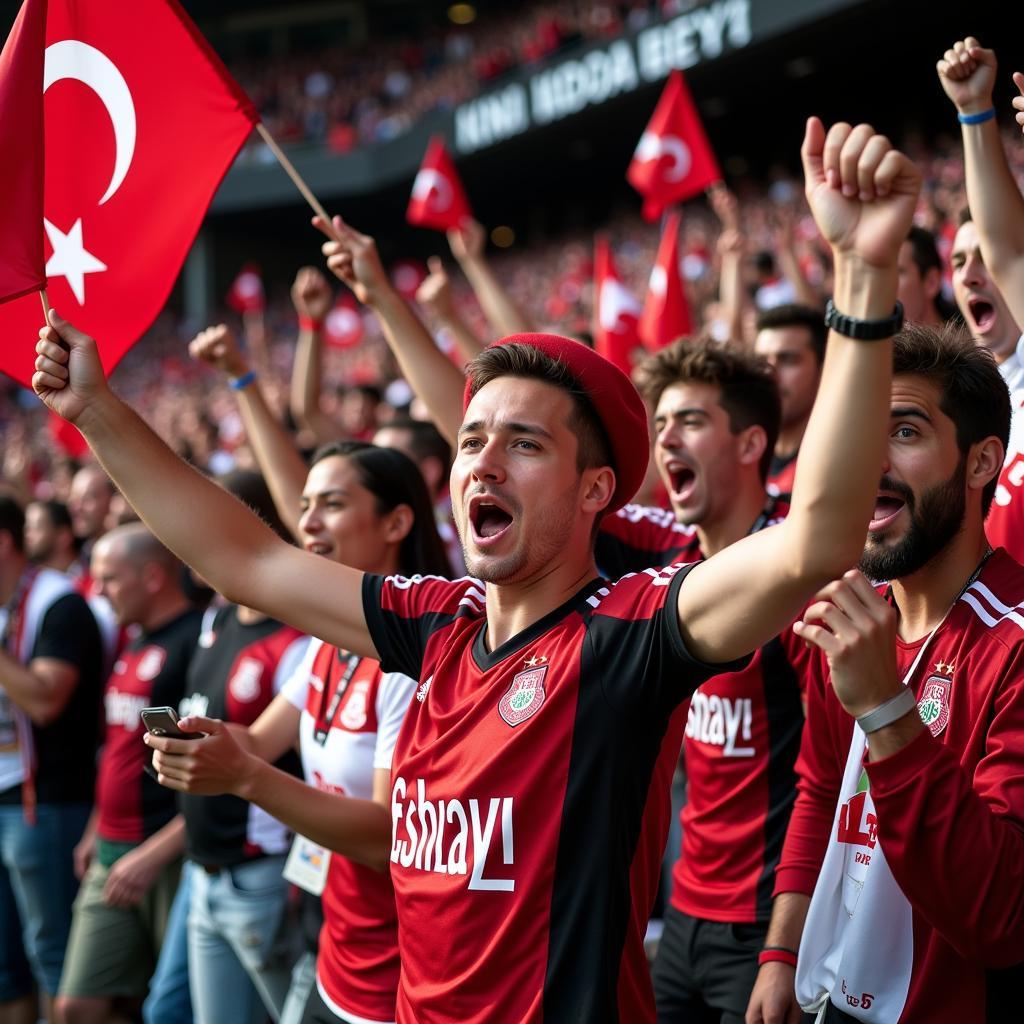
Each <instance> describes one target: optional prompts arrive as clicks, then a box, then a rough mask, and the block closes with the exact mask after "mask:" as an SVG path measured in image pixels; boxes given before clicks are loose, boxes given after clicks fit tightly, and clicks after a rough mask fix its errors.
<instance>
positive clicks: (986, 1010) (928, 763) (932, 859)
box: [775, 550, 1024, 1024]
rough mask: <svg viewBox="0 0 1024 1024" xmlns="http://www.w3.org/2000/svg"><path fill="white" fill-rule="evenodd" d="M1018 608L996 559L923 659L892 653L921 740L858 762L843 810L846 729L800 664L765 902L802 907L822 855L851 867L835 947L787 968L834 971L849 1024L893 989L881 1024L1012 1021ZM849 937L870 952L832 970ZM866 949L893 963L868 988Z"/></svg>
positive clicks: (858, 949) (1022, 922) (821, 685)
mask: <svg viewBox="0 0 1024 1024" xmlns="http://www.w3.org/2000/svg"><path fill="white" fill-rule="evenodd" d="M1022 608H1024V568H1022V567H1021V566H1020V565H1018V564H1017V563H1016V562H1015V561H1013V559H1012V558H1010V556H1009V555H1008V554H1007V553H1006V552H1005V551H1002V550H996V552H995V553H994V554H993V555H992V556H991V558H989V560H988V562H987V563H986V564H985V566H984V568H983V570H982V572H981V575H980V576H979V578H978V579H977V580H976V581H975V582H974V583H972V584H970V586H968V587H967V589H966V590H965V592H964V593H963V594H962V595H961V596H960V598H959V599H958V600H957V602H956V603H955V604H954V606H953V608H952V609H951V610H950V612H949V614H948V615H947V617H946V619H945V620H944V621H943V623H942V624H941V625H940V626H939V628H938V629H937V630H936V631H935V634H934V636H933V637H932V638H931V640H930V643H928V646H927V648H926V650H924V651H923V652H922V647H923V646H924V645H925V644H926V642H927V638H926V637H921V638H919V639H918V640H915V641H912V642H905V641H903V640H899V639H898V640H897V643H896V659H897V665H898V669H899V672H900V673H901V675H902V674H906V673H908V672H909V671H910V670H911V668H914V671H913V674H912V677H911V679H910V680H909V683H908V685H910V686H912V687H913V689H914V692H915V694H916V695H917V697H918V712H919V714H920V715H921V718H922V720H923V721H924V722H925V723H926V724H927V725H928V729H926V730H925V731H923V732H922V733H921V735H920V736H918V737H917V738H916V739H915V740H913V741H912V742H911V743H909V744H908V745H907V746H905V747H904V748H903V749H902V750H900V751H898V752H897V753H895V754H893V755H892V756H891V757H887V758H882V759H880V760H871V759H870V757H868V758H867V759H866V761H865V762H864V765H863V771H862V773H861V777H860V780H859V784H858V785H857V786H856V792H855V793H853V794H851V795H850V797H849V798H848V799H845V801H844V802H842V803H840V801H841V797H840V794H841V792H842V786H843V781H844V768H845V767H846V765H847V763H848V758H849V757H850V756H851V749H852V748H851V743H852V739H853V735H854V722H853V719H852V718H851V717H850V715H849V714H847V712H846V711H845V710H844V708H843V707H842V705H841V704H840V703H839V700H838V699H837V698H836V696H835V693H834V692H833V690H832V687H831V685H830V682H829V677H828V666H827V664H826V663H825V661H824V658H823V657H821V656H820V655H815V657H814V658H813V659H812V662H811V665H812V668H813V672H812V673H811V676H810V678H809V681H808V687H807V729H806V730H804V737H803V744H802V748H801V752H800V758H799V760H798V763H797V767H798V773H799V777H800V782H799V796H798V798H797V802H796V806H795V808H794V810H793V816H792V819H791V821H790V826H789V831H788V833H787V835H786V842H785V846H784V848H783V854H782V860H781V863H780V865H779V868H778V872H777V875H776V886H775V889H776V892H777V893H782V892H800V893H806V894H808V895H809V894H811V893H812V892H814V890H815V885H816V883H818V884H821V883H819V881H818V880H819V874H820V872H821V868H822V862H823V860H824V859H825V855H826V851H829V850H830V849H831V848H833V847H834V848H835V849H836V850H837V851H839V852H842V853H843V854H844V856H846V857H847V858H848V860H847V863H848V864H852V865H854V866H853V867H852V868H850V869H849V870H848V874H847V877H846V878H845V879H844V880H843V881H841V882H840V883H839V885H838V888H839V890H841V893H840V898H841V901H842V903H844V904H846V906H847V912H846V913H843V912H842V911H840V914H838V915H835V916H834V918H833V920H834V926H833V928H832V929H831V931H832V934H833V935H834V937H835V941H836V946H835V947H833V948H830V949H825V948H817V947H815V948H811V947H810V946H809V945H808V938H809V936H810V930H808V933H807V934H806V935H805V939H804V944H803V945H802V946H801V961H802V962H803V963H804V964H806V965H815V967H816V966H817V965H819V964H821V965H825V966H828V965H835V964H840V965H841V967H842V972H841V973H842V977H841V978H837V981H836V985H835V989H833V990H832V993H831V995H832V1001H833V1002H834V1003H835V1004H836V1005H838V1006H840V1007H841V1008H842V1009H843V1010H845V1011H846V1012H848V1013H851V1014H853V1015H854V1016H855V1017H856V1018H857V1019H861V1020H871V1021H873V1020H877V1019H878V1018H877V1016H875V1015H874V1013H873V1012H872V1011H873V1006H872V1005H869V1004H866V1003H864V1002H863V999H862V993H868V994H869V995H871V997H872V1000H873V1002H874V1003H878V1002H880V1001H881V1000H880V998H879V997H880V994H881V993H882V992H883V991H887V990H891V989H892V987H893V986H894V985H897V984H898V985H900V986H901V988H900V992H901V993H902V994H903V996H904V998H905V1001H903V1002H902V1005H903V1009H902V1012H894V1013H891V1014H890V1015H889V1016H888V1017H887V1018H885V1019H886V1021H887V1024H890V1022H891V1024H896V1022H897V1021H898V1022H899V1024H962V1022H965V1021H970V1022H972V1024H974V1022H983V1021H988V1022H996V1021H1000V1022H1002V1021H1006V1022H1007V1024H1009V1022H1010V1021H1018V1020H1020V1016H1021V1014H1020V1005H1019V1001H1020V996H1019V993H1020V984H1021V980H1022V975H1024V970H1022V968H1021V967H1020V966H1019V965H1020V964H1022V962H1024V786H1022V784H1021V780H1022V779H1024V615H1022V612H1021V609H1022ZM919 655H922V656H921V657H920V658H919ZM870 742H871V741H870V737H868V749H869V751H870ZM876 847H880V848H881V849H882V850H883V852H884V856H885V862H886V864H887V865H888V868H889V870H890V871H891V873H892V877H893V878H894V879H895V881H896V884H897V886H898V892H897V894H896V899H895V900H893V899H888V900H886V901H885V902H884V903H883V904H882V905H879V903H878V901H877V900H876V899H874V898H873V892H872V887H873V886H874V885H875V884H876V876H875V866H874V865H873V861H874V851H875V849H876ZM855 871H856V872H857V874H854V872H855ZM822 877H823V876H822ZM818 898H819V897H818V894H817V893H816V894H815V899H816V900H817V899H818ZM904 898H905V899H904ZM907 904H909V907H908V906H907ZM812 909H813V908H812ZM862 921H864V922H866V925H865V926H866V927H868V928H869V930H870V932H871V934H872V935H873V936H876V937H877V942H876V943H871V944H865V943H859V944H855V946H854V947H851V946H850V944H849V943H847V944H846V947H845V949H844V950H842V953H841V955H840V942H841V937H842V934H843V932H844V930H846V929H849V928H851V927H852V926H853V925H854V924H860V923H861V922H862ZM809 923H810V918H809ZM878 944H883V948H884V949H887V950H888V949H892V950H897V951H899V953H900V955H892V956H891V957H889V958H888V959H887V960H886V963H885V966H884V969H882V970H877V965H876V970H875V973H874V974H873V975H872V973H871V969H870V961H871V960H872V956H871V954H872V952H873V950H872V949H870V948H868V946H869V945H875V946H877V945H878ZM1013 965H1017V966H1013ZM798 980H799V978H798ZM847 997H849V999H848V998H847ZM854 999H856V1000H858V1003H859V1004H861V1005H858V1003H854V1002H852V1001H851V1000H854ZM901 1001H902V1000H901ZM854 1007H856V1008H854Z"/></svg>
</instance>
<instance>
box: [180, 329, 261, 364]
mask: <svg viewBox="0 0 1024 1024" xmlns="http://www.w3.org/2000/svg"><path fill="white" fill-rule="evenodd" d="M188 354H189V355H190V356H191V357H192V358H193V359H198V360H199V362H201V363H206V364H208V365H209V366H213V367H215V368H216V369H218V370H220V371H221V372H222V373H226V374H227V375H228V376H229V377H242V376H244V375H245V374H246V373H248V372H249V366H248V364H247V363H246V361H245V356H243V355H242V349H241V348H240V346H239V344H238V339H237V338H236V337H235V332H234V331H232V330H231V328H230V327H228V326H227V324H217V325H216V327H207V328H206V330H205V331H200V332H199V333H198V334H197V335H196V336H195V337H194V338H193V339H192V340H191V341H190V342H189V343H188Z"/></svg>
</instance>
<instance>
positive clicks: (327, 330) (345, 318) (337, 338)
mask: <svg viewBox="0 0 1024 1024" xmlns="http://www.w3.org/2000/svg"><path fill="white" fill-rule="evenodd" d="M363 334H364V328H363V315H362V313H361V311H360V309H359V304H358V303H357V302H356V300H355V298H353V296H352V295H351V294H350V293H349V292H340V293H339V294H338V298H337V301H336V302H335V303H334V308H333V309H332V310H331V311H330V313H328V314H327V319H326V320H324V340H325V341H326V342H327V344H328V345H330V346H332V347H333V348H355V347H356V346H357V345H358V344H359V343H360V342H361V341H362V340H363Z"/></svg>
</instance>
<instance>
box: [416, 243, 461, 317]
mask: <svg viewBox="0 0 1024 1024" xmlns="http://www.w3.org/2000/svg"><path fill="white" fill-rule="evenodd" d="M427 267H428V268H429V270H430V273H429V274H428V275H427V276H426V277H425V278H424V279H423V282H422V284H420V286H419V288H417V289H416V301H417V302H418V303H419V304H420V305H421V306H423V307H424V308H425V309H428V310H430V312H431V313H433V314H434V316H436V317H437V318H438V319H440V320H446V319H448V318H449V317H450V316H451V314H452V312H453V310H454V306H453V303H452V287H451V282H450V281H449V280H448V274H447V273H446V272H445V269H444V264H443V263H442V262H441V260H440V258H439V257H437V256H431V257H430V259H428V260H427Z"/></svg>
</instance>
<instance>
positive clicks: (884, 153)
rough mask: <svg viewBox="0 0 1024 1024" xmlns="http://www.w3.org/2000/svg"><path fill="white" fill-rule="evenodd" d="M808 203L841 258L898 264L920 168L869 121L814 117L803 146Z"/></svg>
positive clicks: (888, 265)
mask: <svg viewBox="0 0 1024 1024" xmlns="http://www.w3.org/2000/svg"><path fill="white" fill-rule="evenodd" d="M800 156H801V159H802V160H803V165H804V181H805V192H806V195H807V202H808V203H809V204H810V207H811V212H812V213H813V215H814V220H815V222H816V223H817V225H818V230H819V231H820V232H821V233H822V235H823V237H824V238H825V240H826V241H827V242H828V243H829V245H830V246H831V247H832V251H833V254H834V255H836V256H837V257H839V256H844V257H852V258H855V259H859V260H860V261H861V262H863V263H865V264H867V265H869V266H871V267H875V268H886V269H888V268H892V267H895V266H896V261H897V257H898V255H899V250H900V246H901V245H902V244H903V242H904V241H905V240H906V237H907V232H908V231H909V230H910V225H911V224H912V222H913V217H914V209H915V207H916V205H917V196H918V193H919V192H920V190H921V172H920V171H919V170H918V169H917V167H915V166H914V164H913V162H912V161H911V160H910V159H908V158H907V157H906V156H904V155H903V154H902V153H900V152H898V151H897V150H895V149H893V148H892V143H891V142H890V141H889V140H888V139H887V138H886V137H885V136H884V135H878V134H876V132H875V130H874V128H872V127H871V125H869V124H859V125H857V126H856V127H851V126H850V125H848V124H846V123H845V122H840V123H839V124H834V125H833V126H832V127H831V128H830V129H829V130H828V134H827V135H826V133H825V127H824V125H823V124H822V123H821V121H820V120H819V119H818V118H816V117H812V118H810V119H808V121H807V132H806V134H805V136H804V143H803V146H802V147H801V149H800Z"/></svg>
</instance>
